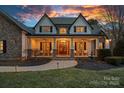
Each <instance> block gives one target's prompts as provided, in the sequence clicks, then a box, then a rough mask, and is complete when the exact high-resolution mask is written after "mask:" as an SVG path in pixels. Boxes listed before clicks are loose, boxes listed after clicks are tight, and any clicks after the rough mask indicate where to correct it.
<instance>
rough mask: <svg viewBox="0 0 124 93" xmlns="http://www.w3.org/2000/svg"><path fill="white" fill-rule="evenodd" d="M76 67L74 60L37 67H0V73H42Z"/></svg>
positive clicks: (55, 61) (53, 62) (52, 62)
mask: <svg viewBox="0 0 124 93" xmlns="http://www.w3.org/2000/svg"><path fill="white" fill-rule="evenodd" d="M76 65H77V61H75V60H52V61H51V62H49V63H47V64H44V65H39V66H0V72H24V71H44V70H50V69H61V68H68V67H73V66H76Z"/></svg>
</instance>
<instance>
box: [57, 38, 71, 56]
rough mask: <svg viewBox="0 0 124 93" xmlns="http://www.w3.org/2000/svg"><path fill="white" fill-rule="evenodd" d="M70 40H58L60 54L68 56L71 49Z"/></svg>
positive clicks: (58, 52)
mask: <svg viewBox="0 0 124 93" xmlns="http://www.w3.org/2000/svg"><path fill="white" fill-rule="evenodd" d="M69 43H70V41H69V40H58V41H57V54H58V56H68V55H69V51H70V44H69Z"/></svg>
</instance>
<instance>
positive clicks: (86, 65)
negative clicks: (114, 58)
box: [75, 59, 124, 70]
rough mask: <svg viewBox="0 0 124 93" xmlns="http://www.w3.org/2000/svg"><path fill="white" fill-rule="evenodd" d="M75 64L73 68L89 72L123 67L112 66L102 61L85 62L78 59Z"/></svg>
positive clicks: (88, 60) (89, 60)
mask: <svg viewBox="0 0 124 93" xmlns="http://www.w3.org/2000/svg"><path fill="white" fill-rule="evenodd" d="M77 62H78V64H77V65H76V66H75V67H76V68H81V69H89V70H107V69H112V68H119V67H124V65H121V66H114V65H111V64H107V63H106V62H104V61H96V60H91V59H87V60H86V59H85V60H83V59H78V60H77Z"/></svg>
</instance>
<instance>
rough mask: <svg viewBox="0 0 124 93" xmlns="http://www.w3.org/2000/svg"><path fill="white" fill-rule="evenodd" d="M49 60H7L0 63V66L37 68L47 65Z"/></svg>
mask: <svg viewBox="0 0 124 93" xmlns="http://www.w3.org/2000/svg"><path fill="white" fill-rule="evenodd" d="M50 61H51V59H49V58H32V59H30V60H23V61H21V60H8V61H5V60H4V61H3V60H1V61H0V66H37V65H43V64H46V63H49V62H50Z"/></svg>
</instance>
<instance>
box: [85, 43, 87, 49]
mask: <svg viewBox="0 0 124 93" xmlns="http://www.w3.org/2000/svg"><path fill="white" fill-rule="evenodd" d="M86 47H87V45H86V42H84V50H86Z"/></svg>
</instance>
